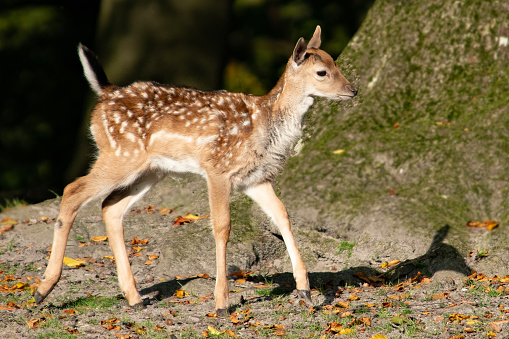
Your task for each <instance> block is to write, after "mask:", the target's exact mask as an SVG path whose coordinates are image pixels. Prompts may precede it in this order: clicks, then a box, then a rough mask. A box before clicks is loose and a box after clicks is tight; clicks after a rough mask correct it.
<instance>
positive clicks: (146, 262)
mask: <svg viewBox="0 0 509 339" xmlns="http://www.w3.org/2000/svg"><path fill="white" fill-rule="evenodd" d="M152 263H153V261H152V260H147V261H145V265H152Z"/></svg>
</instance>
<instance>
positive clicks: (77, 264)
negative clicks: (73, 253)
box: [64, 257, 85, 268]
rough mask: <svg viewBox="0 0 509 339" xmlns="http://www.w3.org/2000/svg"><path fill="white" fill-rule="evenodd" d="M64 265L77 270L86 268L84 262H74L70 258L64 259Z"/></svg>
mask: <svg viewBox="0 0 509 339" xmlns="http://www.w3.org/2000/svg"><path fill="white" fill-rule="evenodd" d="M64 265H66V266H69V267H72V268H77V267H80V266H84V265H85V263H84V262H83V261H78V260H74V259H72V258H69V257H64Z"/></svg>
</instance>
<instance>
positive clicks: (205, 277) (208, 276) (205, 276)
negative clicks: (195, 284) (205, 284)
mask: <svg viewBox="0 0 509 339" xmlns="http://www.w3.org/2000/svg"><path fill="white" fill-rule="evenodd" d="M198 277H200V278H203V279H210V275H208V274H207V273H200V274H198Z"/></svg>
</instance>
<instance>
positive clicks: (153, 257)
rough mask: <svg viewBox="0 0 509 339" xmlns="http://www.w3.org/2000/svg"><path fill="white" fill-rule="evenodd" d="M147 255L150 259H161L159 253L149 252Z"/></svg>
mask: <svg viewBox="0 0 509 339" xmlns="http://www.w3.org/2000/svg"><path fill="white" fill-rule="evenodd" d="M147 257H148V258H149V260H156V259H159V256H158V255H157V254H149V255H147Z"/></svg>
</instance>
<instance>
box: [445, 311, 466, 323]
mask: <svg viewBox="0 0 509 339" xmlns="http://www.w3.org/2000/svg"><path fill="white" fill-rule="evenodd" d="M469 318H470V316H469V315H464V314H458V313H453V314H451V315H450V316H449V321H451V322H453V321H456V320H458V321H461V320H465V319H469Z"/></svg>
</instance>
